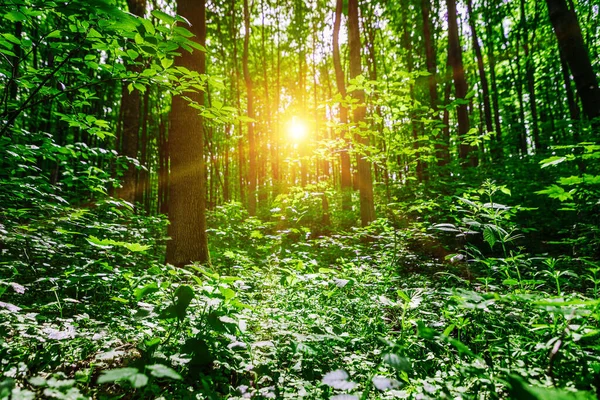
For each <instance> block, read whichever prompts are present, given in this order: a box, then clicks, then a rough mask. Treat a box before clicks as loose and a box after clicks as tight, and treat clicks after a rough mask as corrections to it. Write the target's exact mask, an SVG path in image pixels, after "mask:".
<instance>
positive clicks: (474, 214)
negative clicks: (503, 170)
mask: <svg viewBox="0 0 600 400" xmlns="http://www.w3.org/2000/svg"><path fill="white" fill-rule="evenodd" d="M500 194H503V195H506V196H510V195H511V192H510V190H509V189H508V188H507V187H506V186H504V185H498V184H496V183H495V182H494V181H491V180H486V181H485V182H484V183H483V184H482V186H481V187H480V188H478V189H476V190H473V191H470V192H467V193H465V194H464V195H463V196H462V197H458V199H457V200H458V204H457V205H456V211H457V213H458V214H459V215H462V217H460V218H459V217H457V221H456V222H455V223H441V224H435V225H433V226H432V228H431V229H433V230H436V231H440V232H451V233H455V234H456V236H457V237H458V238H459V239H460V240H461V241H464V253H465V254H464V255H466V256H467V257H468V258H469V261H470V262H473V263H475V264H476V265H477V266H479V267H483V268H484V270H487V271H490V272H493V273H494V274H496V273H498V274H500V276H501V277H503V279H504V281H503V283H504V284H505V285H509V286H518V287H519V288H520V289H523V288H524V285H525V284H526V282H523V279H522V276H521V268H522V267H523V266H524V265H526V264H527V262H528V260H527V259H526V258H525V257H524V255H523V254H522V251H521V249H520V248H519V247H518V243H517V242H518V239H520V238H522V237H523V235H522V234H521V233H520V230H519V228H518V226H517V225H516V224H515V222H514V221H513V220H514V217H515V215H516V214H517V212H518V211H520V210H524V208H523V207H520V206H513V207H511V206H507V205H505V204H502V203H499V202H498V201H497V200H496V198H497V197H498V196H500ZM481 239H483V241H481ZM485 247H488V248H489V249H488V250H486V249H485ZM464 255H452V256H450V258H451V260H452V261H457V260H461V259H462V258H463V257H464Z"/></svg>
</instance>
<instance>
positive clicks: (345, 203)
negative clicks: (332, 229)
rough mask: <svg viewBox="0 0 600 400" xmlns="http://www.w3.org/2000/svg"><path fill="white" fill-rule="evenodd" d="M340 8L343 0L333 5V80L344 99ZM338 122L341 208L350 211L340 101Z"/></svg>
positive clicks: (346, 145) (349, 179)
mask: <svg viewBox="0 0 600 400" xmlns="http://www.w3.org/2000/svg"><path fill="white" fill-rule="evenodd" d="M342 8H343V0H337V1H336V7H335V21H334V23H333V66H334V69H335V82H336V85H337V90H338V92H339V94H340V95H341V96H342V99H345V98H346V83H345V78H344V70H343V68H342V61H341V57H340V47H339V34H340V26H341V21H342ZM340 124H341V125H342V130H341V132H340V139H341V141H342V143H343V149H342V150H341V151H340V170H341V177H340V178H341V179H340V181H341V182H340V183H341V189H342V210H344V211H350V210H351V209H352V173H351V169H350V154H349V153H348V150H349V148H350V143H349V141H348V138H347V137H346V127H347V126H348V108H347V107H346V106H345V105H344V104H342V103H340Z"/></svg>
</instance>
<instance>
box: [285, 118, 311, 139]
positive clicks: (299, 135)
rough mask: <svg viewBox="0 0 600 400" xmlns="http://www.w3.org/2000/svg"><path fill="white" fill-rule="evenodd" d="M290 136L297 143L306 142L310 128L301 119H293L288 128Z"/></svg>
mask: <svg viewBox="0 0 600 400" xmlns="http://www.w3.org/2000/svg"><path fill="white" fill-rule="evenodd" d="M288 134H289V135H290V138H291V139H292V140H294V141H296V142H299V141H302V140H304V138H306V135H307V134H308V127H307V126H306V122H304V121H302V120H301V119H300V118H297V117H293V118H292V120H291V121H290V123H289V126H288Z"/></svg>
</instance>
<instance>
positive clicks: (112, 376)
mask: <svg viewBox="0 0 600 400" xmlns="http://www.w3.org/2000/svg"><path fill="white" fill-rule="evenodd" d="M121 381H128V382H129V383H131V385H132V386H133V387H134V388H136V389H137V388H141V387H142V386H146V384H148V377H147V376H146V375H144V374H140V373H138V369H137V368H116V369H111V370H108V371H104V372H102V374H101V375H100V376H99V377H98V383H99V384H103V383H110V382H121Z"/></svg>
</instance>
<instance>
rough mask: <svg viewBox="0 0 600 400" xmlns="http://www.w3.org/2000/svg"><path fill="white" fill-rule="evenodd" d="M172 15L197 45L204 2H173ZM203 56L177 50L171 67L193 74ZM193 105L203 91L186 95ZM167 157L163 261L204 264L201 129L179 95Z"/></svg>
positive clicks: (202, 31) (203, 30)
mask: <svg viewBox="0 0 600 400" xmlns="http://www.w3.org/2000/svg"><path fill="white" fill-rule="evenodd" d="M177 13H178V14H179V15H181V16H183V17H185V18H187V20H188V21H190V23H191V24H192V26H191V27H190V28H189V29H190V31H191V32H192V33H194V34H195V35H196V38H197V40H198V41H199V43H200V44H201V45H204V44H205V42H206V8H205V3H204V1H198V0H178V1H177ZM205 63H206V57H205V54H204V52H202V51H198V50H194V51H193V53H189V52H188V51H185V50H183V51H181V56H179V57H177V58H176V59H175V65H176V66H181V67H185V68H187V69H189V70H190V71H194V70H195V71H198V72H199V73H200V74H204V73H205V70H206V64H205ZM186 95H187V96H188V97H190V98H191V99H192V100H193V101H195V102H197V103H198V104H200V105H203V104H204V93H186ZM170 121H171V126H170V130H169V155H170V157H171V177H170V182H169V222H170V225H169V236H170V237H171V240H170V241H168V242H167V262H168V263H171V264H173V265H176V266H181V265H185V264H187V263H191V262H200V263H208V262H210V256H209V252H208V238H207V234H206V181H205V179H206V176H205V160H204V127H203V122H202V117H201V116H200V115H199V114H198V111H197V110H196V109H194V108H192V107H190V106H189V105H188V104H187V102H186V101H185V100H184V99H183V98H181V97H180V96H175V97H174V98H173V105H172V108H171V115H170Z"/></svg>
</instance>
